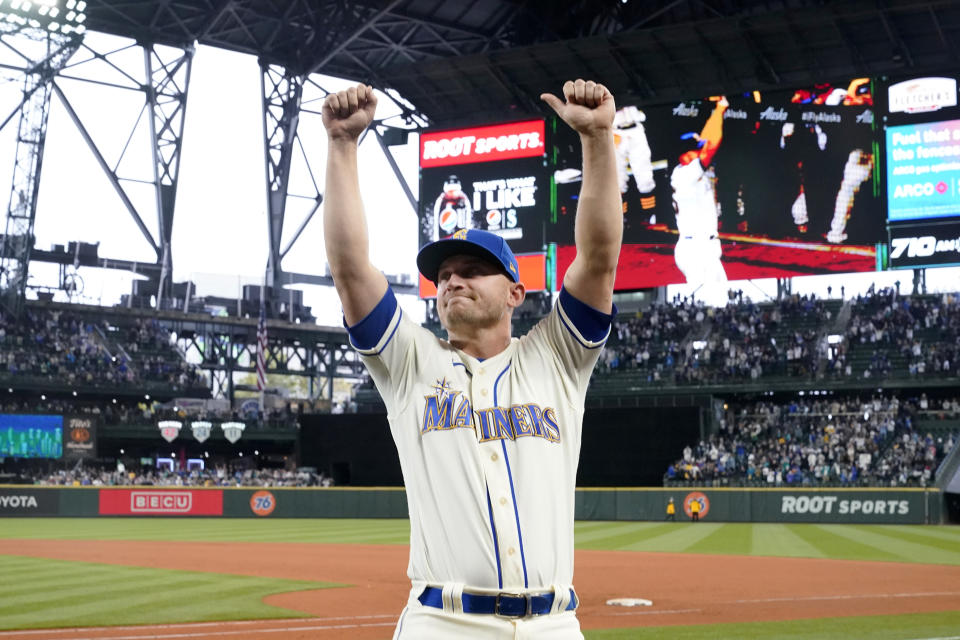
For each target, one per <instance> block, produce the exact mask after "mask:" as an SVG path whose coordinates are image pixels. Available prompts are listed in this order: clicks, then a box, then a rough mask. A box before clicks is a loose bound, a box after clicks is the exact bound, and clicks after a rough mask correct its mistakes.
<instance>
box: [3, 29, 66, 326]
mask: <svg viewBox="0 0 960 640" xmlns="http://www.w3.org/2000/svg"><path fill="white" fill-rule="evenodd" d="M11 27H12V28H11ZM3 28H4V29H5V30H7V29H9V31H7V32H6V33H4V34H3V35H4V36H7V38H8V39H9V40H5V42H4V44H6V45H7V46H8V47H11V48H14V45H15V44H17V41H19V43H20V44H28V43H31V44H32V45H33V46H32V49H33V50H38V51H34V52H32V53H31V54H25V53H23V52H22V51H20V50H17V49H15V48H14V50H15V51H16V52H17V53H18V55H20V56H21V57H22V58H24V62H25V69H24V77H23V99H22V101H21V103H20V124H19V128H18V130H17V149H16V159H15V162H14V167H13V183H12V186H11V189H10V199H9V203H8V207H7V219H6V226H5V230H4V234H3V238H2V240H0V306H2V307H3V308H4V309H5V310H6V312H7V313H9V314H10V315H12V316H13V317H17V316H18V315H19V314H20V310H21V308H22V306H23V301H24V295H25V293H26V288H27V278H28V276H29V270H30V252H31V250H32V249H33V244H34V237H33V225H34V220H35V219H36V213H37V194H38V193H39V190H40V171H41V168H42V166H43V145H44V142H45V141H46V136H47V117H48V116H49V113H50V91H51V86H52V84H53V77H54V76H55V75H56V74H57V72H58V71H59V70H60V69H62V68H63V67H64V66H65V65H66V63H67V61H68V60H69V59H70V57H71V56H72V55H73V54H74V53H75V52H76V50H77V48H78V47H79V46H80V43H81V42H82V40H83V37H82V36H80V35H78V34H71V35H65V34H60V33H53V32H51V31H47V30H46V29H42V28H34V27H24V28H22V29H21V28H19V27H15V26H14V25H11V24H9V23H6V24H5V25H4V27H3ZM11 41H12V42H11ZM38 45H39V46H38Z"/></svg>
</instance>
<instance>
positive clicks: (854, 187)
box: [547, 78, 886, 293]
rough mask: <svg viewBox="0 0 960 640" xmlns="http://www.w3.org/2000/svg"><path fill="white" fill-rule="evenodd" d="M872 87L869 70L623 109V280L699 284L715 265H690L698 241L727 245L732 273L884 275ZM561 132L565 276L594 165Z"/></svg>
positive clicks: (618, 128)
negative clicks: (687, 244) (812, 82)
mask: <svg viewBox="0 0 960 640" xmlns="http://www.w3.org/2000/svg"><path fill="white" fill-rule="evenodd" d="M872 91H873V89H872V83H871V82H870V81H869V80H868V79H865V78H858V79H854V80H851V81H850V82H847V83H842V84H840V85H831V84H823V85H816V86H813V87H808V88H803V89H798V90H794V91H785V92H772V93H760V92H747V93H743V94H738V95H728V96H711V97H702V98H697V99H688V100H683V101H680V102H676V103H671V104H661V105H650V106H648V105H626V106H621V107H620V109H619V110H618V112H617V115H616V118H615V120H614V141H615V144H616V156H617V165H618V166H617V170H618V180H619V184H620V191H621V197H622V199H623V209H624V211H623V214H624V218H623V220H624V246H623V250H622V251H621V260H620V267H619V269H618V276H617V283H616V288H617V289H618V290H630V289H639V288H647V287H655V286H662V285H667V284H676V283H683V282H691V278H693V277H696V276H695V274H693V273H692V271H695V270H696V269H697V264H696V263H697V262H698V261H699V262H701V263H706V262H707V261H706V260H705V259H704V260H698V257H697V256H696V255H694V256H693V257H692V259H691V260H686V261H685V262H686V263H687V264H684V260H682V259H681V260H679V261H678V254H679V252H680V250H681V249H680V245H681V244H682V243H681V241H682V240H683V239H684V238H686V237H697V238H705V239H707V240H709V241H711V242H712V241H713V240H714V239H715V240H719V247H718V248H717V251H716V252H717V253H718V254H719V264H720V265H722V270H723V273H724V277H725V278H726V279H727V280H739V279H747V278H764V277H789V276H794V275H808V274H829V273H842V272H856V271H873V270H875V269H876V268H877V251H876V249H877V245H878V244H882V243H884V242H885V241H886V228H885V227H886V224H885V219H886V218H885V215H884V212H883V207H882V198H881V193H880V180H879V166H878V162H877V156H878V154H879V153H878V152H879V143H878V139H879V135H878V134H877V129H878V123H876V122H875V118H874V106H873V93H872ZM554 140H556V143H555V144H556V155H557V158H558V166H557V168H556V172H555V174H554V176H555V181H556V189H557V209H556V213H555V215H554V216H553V217H552V218H551V220H550V224H548V227H547V240H548V241H550V242H556V243H557V274H556V278H557V282H561V281H562V277H563V271H564V270H565V269H566V266H568V265H569V263H570V261H571V260H572V257H573V255H574V253H575V252H574V249H573V247H572V245H573V220H574V215H575V211H576V204H577V201H576V197H577V193H578V191H579V187H580V182H579V181H580V172H579V169H580V165H581V161H582V160H581V157H580V150H579V144H578V142H577V139H576V135H575V134H574V133H573V132H571V131H569V130H568V127H566V125H565V124H563V123H562V122H560V123H558V124H557V125H556V135H555V137H554ZM704 242H706V241H704ZM704 249H710V247H707V245H706V244H703V243H701V244H700V245H699V246H698V249H697V251H696V252H694V253H705V251H704ZM688 253H689V252H688ZM691 263H692V266H691ZM711 268H712V269H714V271H716V270H717V269H719V268H720V267H718V266H716V264H714V266H713V267H711ZM724 293H725V290H724Z"/></svg>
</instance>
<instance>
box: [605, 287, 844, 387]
mask: <svg viewBox="0 0 960 640" xmlns="http://www.w3.org/2000/svg"><path fill="white" fill-rule="evenodd" d="M739 299H740V300H741V302H738V303H732V304H730V305H728V306H726V307H722V308H713V307H706V306H704V305H702V304H700V303H695V302H687V301H679V302H678V303H675V304H673V305H663V304H656V305H654V306H652V307H651V308H650V309H648V310H645V311H644V312H642V313H638V314H637V315H636V316H635V317H632V318H626V319H624V318H618V319H617V320H616V321H615V322H614V326H613V329H612V331H611V336H612V339H611V340H610V341H609V343H608V345H607V348H606V349H605V351H604V355H603V356H602V357H601V358H600V361H599V362H598V364H597V372H599V373H601V374H608V375H615V374H616V373H618V372H622V371H638V372H640V373H641V374H643V375H644V377H645V379H646V381H647V382H651V383H657V382H661V381H667V382H672V383H675V384H681V385H687V384H690V385H700V384H724V383H729V382H736V381H739V380H757V379H759V378H761V377H763V376H777V375H779V376H783V375H789V376H792V377H797V376H801V377H809V376H811V375H813V374H814V373H815V372H816V367H817V361H818V359H819V356H820V349H819V347H818V344H819V339H820V334H821V332H822V331H823V330H824V329H826V328H827V327H828V325H829V323H830V321H831V320H832V319H833V313H832V312H831V310H830V309H829V307H828V305H827V304H826V303H825V302H824V301H823V300H820V299H818V298H816V297H815V296H799V295H793V296H788V297H786V298H784V299H783V300H781V301H779V302H772V303H765V304H762V305H760V304H756V303H754V302H751V301H750V300H749V299H747V300H746V302H743V301H742V299H743V298H742V295H741V296H739Z"/></svg>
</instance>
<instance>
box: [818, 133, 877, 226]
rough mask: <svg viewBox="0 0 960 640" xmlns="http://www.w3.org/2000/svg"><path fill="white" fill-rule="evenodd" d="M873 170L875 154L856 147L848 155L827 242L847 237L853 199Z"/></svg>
mask: <svg viewBox="0 0 960 640" xmlns="http://www.w3.org/2000/svg"><path fill="white" fill-rule="evenodd" d="M872 172H873V154H872V153H865V152H864V151H862V150H861V149H854V150H853V151H851V152H850V155H848V156H847V163H846V165H844V167H843V181H842V182H841V183H840V190H839V191H838V192H837V200H836V204H835V205H834V209H833V218H832V219H831V220H830V231H829V232H828V233H827V242H833V243H837V244H838V243H841V242H843V241H844V240H846V239H847V233H846V229H847V220H849V219H850V211H851V210H852V209H853V201H854V199H855V198H856V197H857V193H859V191H860V187H861V186H863V183H864V182H866V181H867V180H869V179H870V174H871V173H872Z"/></svg>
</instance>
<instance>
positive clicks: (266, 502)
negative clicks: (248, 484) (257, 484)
mask: <svg viewBox="0 0 960 640" xmlns="http://www.w3.org/2000/svg"><path fill="white" fill-rule="evenodd" d="M276 508H277V499H276V498H275V497H274V496H273V494H272V493H270V492H269V491H257V492H256V493H254V494H253V495H252V496H250V510H251V511H253V513H254V514H256V515H258V516H268V515H270V514H271V513H273V510H274V509H276Z"/></svg>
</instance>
